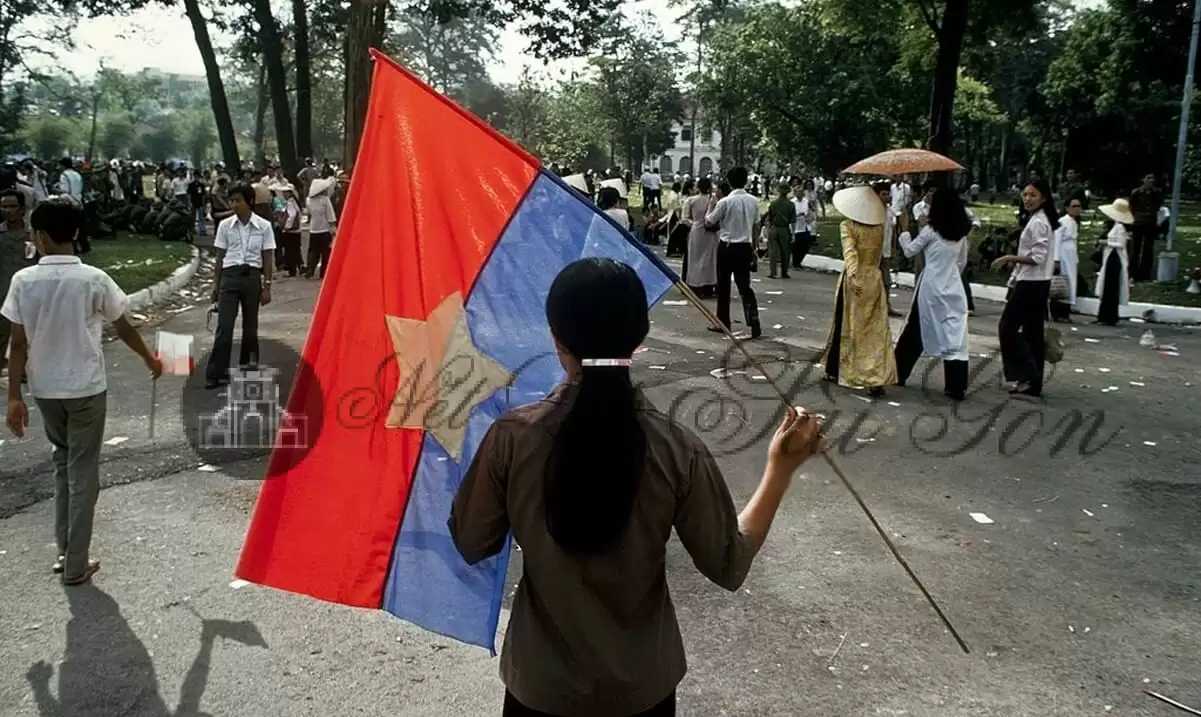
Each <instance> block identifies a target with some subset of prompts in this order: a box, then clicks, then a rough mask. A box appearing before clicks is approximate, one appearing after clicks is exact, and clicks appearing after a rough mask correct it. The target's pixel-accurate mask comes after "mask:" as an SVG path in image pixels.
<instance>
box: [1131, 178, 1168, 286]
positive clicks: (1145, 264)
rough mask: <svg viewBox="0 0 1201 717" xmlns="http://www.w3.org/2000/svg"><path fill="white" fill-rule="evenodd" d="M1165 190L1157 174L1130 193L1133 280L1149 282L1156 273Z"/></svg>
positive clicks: (1144, 180)
mask: <svg viewBox="0 0 1201 717" xmlns="http://www.w3.org/2000/svg"><path fill="white" fill-rule="evenodd" d="M1163 198H1164V197H1163V190H1161V189H1160V188H1159V187H1157V186H1155V173H1154V172H1148V173H1147V174H1146V175H1145V176H1144V177H1143V184H1142V186H1141V187H1139V188H1138V189H1136V190H1134V191H1133V192H1131V193H1130V212H1131V214H1133V215H1134V225H1133V226H1132V231H1131V232H1130V236H1131V244H1132V246H1131V247H1130V278H1131V279H1132V280H1134V281H1150V280H1151V277H1152V276H1153V275H1154V273H1155V240H1156V239H1158V238H1159V208H1160V207H1162V206H1163Z"/></svg>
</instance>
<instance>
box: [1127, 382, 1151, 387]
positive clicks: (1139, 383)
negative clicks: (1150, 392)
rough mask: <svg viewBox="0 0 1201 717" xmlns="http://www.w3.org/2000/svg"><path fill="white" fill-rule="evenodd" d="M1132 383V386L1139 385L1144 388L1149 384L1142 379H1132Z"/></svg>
mask: <svg viewBox="0 0 1201 717" xmlns="http://www.w3.org/2000/svg"><path fill="white" fill-rule="evenodd" d="M1130 385H1131V386H1138V387H1139V388H1143V387H1144V386H1146V385H1147V384H1145V383H1143V382H1142V381H1131V382H1130Z"/></svg>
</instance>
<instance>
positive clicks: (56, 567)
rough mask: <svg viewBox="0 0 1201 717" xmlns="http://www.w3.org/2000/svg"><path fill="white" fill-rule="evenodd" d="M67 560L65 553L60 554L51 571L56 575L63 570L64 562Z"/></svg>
mask: <svg viewBox="0 0 1201 717" xmlns="http://www.w3.org/2000/svg"><path fill="white" fill-rule="evenodd" d="M66 562H67V556H65V555H60V556H58V560H55V561H54V565H51V566H50V571H51V572H52V573H54V574H55V575H57V574H59V573H61V572H62V571H63V564H64V563H66Z"/></svg>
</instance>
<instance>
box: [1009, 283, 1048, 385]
mask: <svg viewBox="0 0 1201 717" xmlns="http://www.w3.org/2000/svg"><path fill="white" fill-rule="evenodd" d="M1050 295H1051V282H1050V281H1019V282H1017V283H1016V284H1015V285H1014V287H1013V290H1012V291H1011V292H1010V294H1009V300H1008V301H1007V302H1005V309H1004V311H1002V312H1001V322H1000V324H998V326H997V334H998V338H1000V341H1001V364H1002V367H1003V368H1004V371H1005V380H1006V381H1023V382H1026V383H1029V384H1030V387H1031V388H1032V389H1033V390H1034V391H1035V392H1036V393H1038V392H1041V391H1042V390H1043V375H1044V370H1045V369H1046V362H1045V360H1044V353H1045V351H1046V345H1045V343H1044V340H1043V326H1044V323H1045V322H1046V317H1047V301H1048V298H1049V297H1050Z"/></svg>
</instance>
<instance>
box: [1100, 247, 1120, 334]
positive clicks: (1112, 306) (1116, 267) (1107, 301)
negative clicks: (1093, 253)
mask: <svg viewBox="0 0 1201 717" xmlns="http://www.w3.org/2000/svg"><path fill="white" fill-rule="evenodd" d="M1102 271H1104V272H1105V287H1104V290H1103V291H1102V292H1101V302H1100V303H1101V305H1100V306H1099V307H1097V321H1098V322H1099V323H1102V324H1106V325H1107V326H1117V325H1118V320H1119V319H1120V318H1121V312H1120V311H1119V310H1118V306H1119V300H1120V299H1121V298H1122V258H1121V257H1120V256H1118V253H1117V252H1116V251H1111V252H1109V259H1107V260H1106V261H1105V267H1104V268H1103V269H1102Z"/></svg>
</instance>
